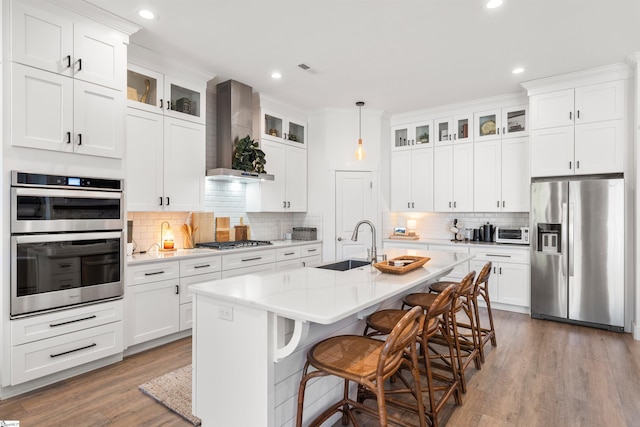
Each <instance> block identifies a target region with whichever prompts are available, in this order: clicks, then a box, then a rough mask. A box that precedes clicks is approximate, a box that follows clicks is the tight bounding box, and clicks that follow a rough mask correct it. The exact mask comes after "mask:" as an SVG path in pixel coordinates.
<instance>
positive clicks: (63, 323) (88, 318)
mask: <svg viewBox="0 0 640 427" xmlns="http://www.w3.org/2000/svg"><path fill="white" fill-rule="evenodd" d="M96 317H98V316H96V315H95V314H92V315H91V316H87V317H83V318H81V319H75V320H67V321H66V322H60V323H50V324H49V327H50V328H55V327H57V326H63V325H68V324H70V323H76V322H84V321H85V320H91V319H95V318H96Z"/></svg>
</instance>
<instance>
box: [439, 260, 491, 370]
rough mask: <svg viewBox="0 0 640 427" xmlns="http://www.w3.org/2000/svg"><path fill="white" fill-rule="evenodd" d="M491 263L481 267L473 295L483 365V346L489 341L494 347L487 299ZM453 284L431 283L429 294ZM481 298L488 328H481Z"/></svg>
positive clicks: (489, 305) (488, 299) (489, 306)
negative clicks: (479, 302)
mask: <svg viewBox="0 0 640 427" xmlns="http://www.w3.org/2000/svg"><path fill="white" fill-rule="evenodd" d="M491 266H492V264H491V261H489V262H487V263H486V264H485V265H483V266H482V270H480V273H479V274H478V277H477V278H476V286H475V292H474V295H473V299H474V305H475V308H474V310H475V317H476V324H477V328H478V332H479V338H480V360H481V361H482V363H484V346H485V345H486V344H487V343H488V342H489V341H491V345H492V346H493V347H496V346H497V345H498V344H497V341H496V330H495V327H494V326H493V313H492V312H491V299H490V298H489V277H490V276H491ZM452 283H455V282H437V283H433V284H431V285H430V286H429V290H430V292H435V293H439V292H442V289H444V288H445V287H446V286H448V285H450V284H452ZM479 296H481V297H482V298H483V299H484V302H485V304H486V306H487V314H488V317H489V327H488V328H483V327H482V325H481V323H480V310H479V305H478V297H479Z"/></svg>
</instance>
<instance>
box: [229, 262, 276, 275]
mask: <svg viewBox="0 0 640 427" xmlns="http://www.w3.org/2000/svg"><path fill="white" fill-rule="evenodd" d="M270 271H276V263H275V262H270V263H268V264H260V265H254V266H251V267H244V268H236V269H233V270H224V271H223V272H222V278H223V279H227V278H229V277H236V276H242V275H243V274H255V273H264V272H270Z"/></svg>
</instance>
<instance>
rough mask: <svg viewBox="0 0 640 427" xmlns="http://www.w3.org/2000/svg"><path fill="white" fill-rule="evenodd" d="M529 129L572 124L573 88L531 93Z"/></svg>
mask: <svg viewBox="0 0 640 427" xmlns="http://www.w3.org/2000/svg"><path fill="white" fill-rule="evenodd" d="M529 106H530V107H531V129H545V128H551V127H556V126H566V125H572V124H573V118H574V117H573V89H567V90H559V91H556V92H549V93H542V94H540V95H533V96H532V97H530V98H529Z"/></svg>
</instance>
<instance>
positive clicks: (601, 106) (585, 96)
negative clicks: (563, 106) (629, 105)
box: [575, 80, 625, 124]
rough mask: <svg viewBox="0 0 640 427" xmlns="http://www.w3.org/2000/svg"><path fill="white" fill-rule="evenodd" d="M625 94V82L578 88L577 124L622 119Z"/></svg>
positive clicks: (576, 95) (576, 99)
mask: <svg viewBox="0 0 640 427" xmlns="http://www.w3.org/2000/svg"><path fill="white" fill-rule="evenodd" d="M624 94H625V87H624V80H618V81H615V82H607V83H600V84H596V85H590V86H583V87H579V88H576V92H575V103H576V119H575V122H576V124H578V123H592V122H600V121H603V120H615V119H622V118H623V117H624V108H625V96H624Z"/></svg>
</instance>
